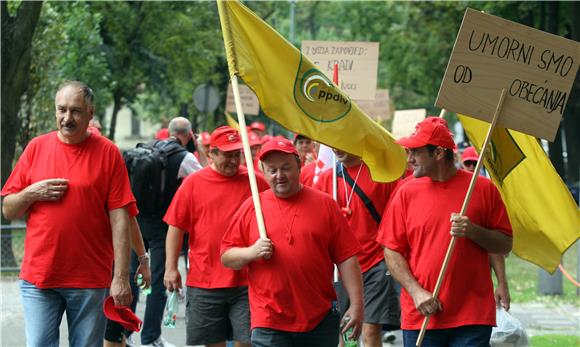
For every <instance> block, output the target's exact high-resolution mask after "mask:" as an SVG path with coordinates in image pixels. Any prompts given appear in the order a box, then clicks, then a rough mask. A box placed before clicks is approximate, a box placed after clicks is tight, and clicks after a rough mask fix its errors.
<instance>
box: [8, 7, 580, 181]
mask: <svg viewBox="0 0 580 347" xmlns="http://www.w3.org/2000/svg"><path fill="white" fill-rule="evenodd" d="M22 4H23V3H21V2H16V1H15V2H10V3H9V6H8V8H9V10H10V11H9V12H10V13H12V14H14V13H16V11H17V9H18V8H19V6H22ZM246 4H247V5H248V6H249V7H250V8H252V9H253V10H254V11H256V13H257V14H258V15H259V16H261V17H262V18H264V19H265V20H266V21H267V22H269V23H270V24H271V25H272V26H273V27H274V28H276V29H277V30H278V31H279V32H280V33H281V34H282V35H284V36H285V37H289V36H290V32H291V29H292V28H294V31H293V32H294V36H293V43H294V44H296V45H297V46H300V42H301V41H302V40H306V39H308V40H313V39H314V40H337V41H378V42H380V62H379V76H378V87H380V88H388V89H390V94H391V97H392V98H393V99H394V101H395V105H396V107H397V108H399V109H404V108H414V107H424V108H428V109H429V110H430V111H431V112H436V110H435V109H434V108H433V104H434V101H435V98H436V95H437V92H438V90H439V85H440V83H441V80H442V77H443V73H444V71H445V68H446V66H447V61H448V59H449V56H450V53H451V50H452V47H453V44H454V42H455V37H456V35H457V32H458V30H459V26H460V24H461V20H462V17H463V13H464V11H465V9H466V8H467V7H472V8H475V9H478V10H483V11H486V12H488V13H491V14H494V15H498V16H500V17H503V18H506V19H509V20H513V21H516V22H520V23H522V24H526V25H529V26H533V27H536V28H539V29H542V30H546V31H550V32H553V33H555V34H558V35H560V36H564V37H568V38H572V39H574V40H578V32H579V31H580V28H579V24H578V20H577V19H578V18H579V17H580V13H579V6H578V4H577V3H574V2H572V3H568V2H554V3H552V2H508V1H503V2H479V1H477V2H470V1H433V2H397V1H385V2H377V1H368V2H367V1H335V2H328V1H298V2H290V1H256V2H246ZM292 10H294V14H295V16H294V23H291V21H290V18H291V16H290V12H291V11H292ZM3 20H4V16H3ZM292 24H293V25H292ZM3 78H4V77H3ZM66 79H79V80H82V81H84V82H86V83H88V84H89V85H90V86H92V87H93V88H94V89H95V94H96V97H97V115H99V116H101V117H102V116H103V115H104V111H105V108H106V107H107V106H110V105H113V110H114V113H115V110H116V111H118V110H119V109H120V108H121V107H123V106H128V107H130V108H131V109H132V110H133V111H134V112H135V113H137V114H138V116H139V117H142V118H146V119H149V120H152V121H161V120H163V119H168V118H171V117H173V116H175V115H178V114H182V115H189V116H190V117H191V118H192V119H194V120H197V121H194V126H198V127H199V128H203V129H208V128H212V127H213V126H215V125H217V124H221V123H223V122H224V121H223V119H222V117H221V113H222V111H223V107H221V108H219V109H218V110H217V111H216V112H215V113H214V114H212V115H201V114H199V113H198V112H197V111H196V110H195V108H194V106H193V103H192V94H193V91H194V90H195V88H196V87H197V86H198V85H200V84H201V83H211V84H213V85H215V86H217V87H218V88H219V89H220V90H221V92H222V96H223V97H225V90H226V85H227V81H228V72H227V66H226V63H225V58H224V49H223V41H222V36H221V30H220V25H219V18H218V15H217V7H216V4H215V3H214V2H129V1H118V2H46V3H44V5H43V7H42V12H41V15H40V20H39V23H38V27H37V29H36V32H35V34H34V37H33V41H32V62H31V67H30V80H29V82H28V88H27V90H26V93H25V94H24V96H23V99H22V104H21V106H20V110H19V112H18V120H19V122H20V125H21V126H20V128H19V134H18V136H19V141H18V142H19V147H20V148H22V147H23V146H24V145H25V144H26V143H27V142H28V141H29V140H30V139H31V138H32V137H33V136H35V135H37V134H38V133H42V132H46V131H48V130H50V129H52V128H53V127H54V121H53V115H52V114H53V105H52V104H53V97H54V92H55V90H56V88H57V85H58V84H59V83H60V82H62V81H63V80H66ZM575 90H576V91H575V92H573V93H572V96H571V100H570V104H569V111H568V112H567V115H565V118H566V117H567V118H574V117H570V115H571V114H573V112H578V108H580V105H579V104H580V102H579V101H578V99H579V96H578V94H579V93H578V83H576V89H575ZM570 106H571V107H570ZM576 118H578V117H576ZM103 125H104V126H106V127H109V131H108V135H109V137H111V138H114V133H115V132H114V129H115V117H112V121H111V123H110V124H103ZM578 126H579V124H578V121H575V120H570V121H569V120H566V122H565V127H571V128H570V129H573V128H574V127H576V129H578ZM3 131H4V129H3ZM569 141H572V142H570V143H569V144H568V148H569V149H570V148H571V147H572V151H573V153H576V156H577V153H578V147H580V145H579V141H580V140H569ZM569 157H570V155H569ZM573 165H575V170H570V171H572V172H574V171H575V172H576V174H575V175H576V176H577V173H578V169H577V167H578V163H577V160H576V162H575V164H574V163H573ZM577 179H578V178H577V177H576V180H577Z"/></svg>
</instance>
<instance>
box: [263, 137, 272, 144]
mask: <svg viewBox="0 0 580 347" xmlns="http://www.w3.org/2000/svg"><path fill="white" fill-rule="evenodd" d="M273 138H274V137H273V136H272V135H264V136H262V138H261V139H260V141H262V144H265V143H266V142H268V141H270V140H272V139H273Z"/></svg>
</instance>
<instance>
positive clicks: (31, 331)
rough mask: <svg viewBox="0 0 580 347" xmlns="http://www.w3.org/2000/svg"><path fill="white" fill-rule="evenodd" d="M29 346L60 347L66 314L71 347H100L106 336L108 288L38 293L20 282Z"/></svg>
mask: <svg viewBox="0 0 580 347" xmlns="http://www.w3.org/2000/svg"><path fill="white" fill-rule="evenodd" d="M20 292H21V295H22V304H23V306H24V321H25V327H26V329H25V330H26V345H27V346H29V347H36V346H38V347H52V346H55V347H58V345H59V326H60V322H61V321H62V315H63V313H64V312H65V311H66V318H67V324H68V332H69V336H68V340H69V345H70V346H87V347H92V346H94V347H101V346H102V345H103V337H104V335H105V323H106V319H105V314H104V313H103V302H104V301H105V298H106V297H107V295H108V293H109V288H97V289H85V288H50V289H39V288H37V287H36V286H35V285H33V284H32V283H29V282H27V281H24V280H20Z"/></svg>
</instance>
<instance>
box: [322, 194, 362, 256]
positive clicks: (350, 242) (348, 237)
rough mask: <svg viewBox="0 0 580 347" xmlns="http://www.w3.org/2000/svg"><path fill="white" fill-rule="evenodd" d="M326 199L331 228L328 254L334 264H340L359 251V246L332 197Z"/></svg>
mask: <svg viewBox="0 0 580 347" xmlns="http://www.w3.org/2000/svg"><path fill="white" fill-rule="evenodd" d="M326 201H328V202H327V204H328V210H329V214H330V219H331V226H332V227H331V228H332V229H331V230H332V232H333V237H332V239H331V241H330V242H331V243H330V256H331V257H332V261H333V262H334V263H335V264H340V263H342V262H343V261H345V260H347V259H348V258H350V257H352V256H354V255H356V254H357V253H358V252H360V250H361V246H360V244H359V242H358V240H357V239H356V237H355V236H354V234H353V233H352V230H351V229H350V226H349V225H348V222H347V221H346V218H344V216H343V215H342V213H341V212H340V209H339V207H338V204H337V203H336V202H335V201H334V200H332V199H328V200H326Z"/></svg>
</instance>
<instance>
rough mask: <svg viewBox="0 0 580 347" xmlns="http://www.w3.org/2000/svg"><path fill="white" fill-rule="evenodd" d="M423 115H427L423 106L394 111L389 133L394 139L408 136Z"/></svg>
mask: <svg viewBox="0 0 580 347" xmlns="http://www.w3.org/2000/svg"><path fill="white" fill-rule="evenodd" d="M425 117H427V110H426V109H424V108H417V109H412V110H401V111H395V117H394V118H393V126H392V129H393V131H391V134H393V136H394V137H395V138H396V139H400V138H401V137H406V136H409V135H411V133H412V132H413V131H414V130H415V125H417V123H419V122H420V121H422V120H423V119H425Z"/></svg>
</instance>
